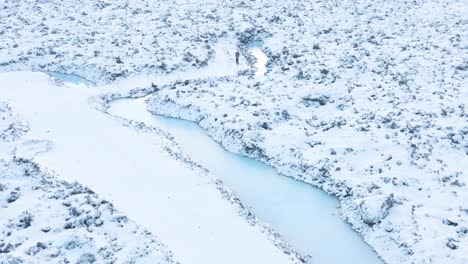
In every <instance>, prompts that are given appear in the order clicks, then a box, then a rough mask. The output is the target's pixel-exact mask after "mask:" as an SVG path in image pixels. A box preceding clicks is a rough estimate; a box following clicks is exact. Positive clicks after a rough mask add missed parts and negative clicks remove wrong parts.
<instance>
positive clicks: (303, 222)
mask: <svg viewBox="0 0 468 264" xmlns="http://www.w3.org/2000/svg"><path fill="white" fill-rule="evenodd" d="M109 113H111V114H113V115H117V116H121V117H124V118H127V119H132V120H136V121H141V122H145V123H146V124H148V125H152V126H157V127H160V128H163V129H164V130H166V131H168V132H170V133H171V134H172V135H173V136H174V138H175V141H176V142H177V143H178V144H179V145H180V147H181V148H182V150H183V151H184V152H185V153H186V154H187V155H188V156H190V158H191V159H192V160H193V161H194V162H196V163H198V164H200V165H202V166H203V167H205V168H207V169H208V170H210V171H211V173H213V174H214V175H215V176H216V177H218V178H219V179H221V180H223V182H224V183H225V185H226V186H227V187H228V188H229V189H231V190H232V191H234V192H235V193H236V195H237V196H238V197H239V198H240V199H241V200H242V202H243V204H244V205H246V206H248V207H249V208H250V209H251V210H252V211H253V212H254V213H255V215H257V216H258V217H259V218H260V220H261V221H263V222H265V223H268V224H269V225H270V226H271V227H272V228H274V229H275V230H276V231H277V232H278V233H280V234H281V235H282V236H283V238H284V239H286V240H287V241H288V242H289V243H290V244H291V245H292V246H293V247H294V248H295V249H296V250H298V251H299V252H301V253H302V254H305V255H306V254H308V255H310V256H312V259H313V263H317V264H339V263H359V264H371V263H372V264H374V263H383V261H382V260H381V259H380V258H379V257H378V256H377V255H376V253H375V252H374V251H373V250H372V249H371V248H370V247H369V246H368V245H367V244H366V243H365V242H364V241H363V239H362V238H361V237H360V236H359V235H358V234H357V233H356V232H354V231H353V230H352V229H351V227H350V226H349V225H348V224H347V223H345V222H344V221H343V220H342V219H341V218H340V217H339V212H338V209H337V206H338V200H337V199H336V198H334V197H332V196H330V195H328V194H326V193H325V192H323V191H321V190H319V189H317V188H314V187H312V186H310V185H308V184H305V183H303V182H300V181H296V180H294V179H292V178H289V177H285V176H282V175H279V174H278V173H277V172H276V171H275V170H274V169H273V168H271V167H270V166H267V165H265V164H263V163H261V162H258V161H255V160H253V159H250V158H246V157H242V156H239V155H236V154H233V153H230V152H227V151H225V150H224V149H223V148H222V147H221V146H220V145H219V144H218V143H216V142H215V141H214V140H212V139H211V138H210V137H209V136H208V135H207V134H206V132H205V131H204V130H203V129H202V128H201V127H199V126H198V125H197V124H196V123H194V122H190V121H185V120H179V119H173V118H166V117H162V116H158V115H152V114H151V113H149V112H148V111H146V104H145V101H144V99H143V98H140V99H122V100H117V101H115V102H113V103H112V105H111V108H110V109H109ZM240 242H241V241H240Z"/></svg>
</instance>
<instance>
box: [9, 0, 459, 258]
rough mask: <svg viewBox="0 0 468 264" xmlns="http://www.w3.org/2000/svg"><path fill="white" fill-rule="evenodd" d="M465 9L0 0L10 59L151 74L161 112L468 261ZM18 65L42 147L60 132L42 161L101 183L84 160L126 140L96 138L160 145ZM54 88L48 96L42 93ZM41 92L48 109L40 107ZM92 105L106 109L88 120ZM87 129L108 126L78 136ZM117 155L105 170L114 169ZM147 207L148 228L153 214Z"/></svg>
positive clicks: (406, 4)
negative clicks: (258, 72)
mask: <svg viewBox="0 0 468 264" xmlns="http://www.w3.org/2000/svg"><path fill="white" fill-rule="evenodd" d="M77 7H79V8H77ZM467 14H468V1H466V0H444V1H441V0H418V1H384V0H377V1H371V0H362V1H354V0H341V1H283V2H280V1H249V2H247V1H182V0H175V1H165V2H159V1H138V2H135V1H128V0H116V1H112V2H107V1H87V2H82V1H65V2H54V1H9V0H1V1H0V18H1V19H0V68H1V69H2V70H7V71H12V70H31V69H32V70H39V71H44V72H61V73H73V74H77V75H80V76H84V77H85V78H86V79H88V80H91V81H94V82H96V83H98V84H103V83H107V82H109V81H114V80H119V81H120V82H121V83H120V84H119V85H120V86H121V87H124V86H125V87H129V86H133V87H132V88H135V87H145V88H146V87H151V83H152V82H153V83H154V84H156V85H157V89H158V90H159V91H158V92H157V93H155V94H154V96H153V99H152V100H151V102H150V104H151V105H150V108H149V109H150V110H151V111H153V112H155V113H158V114H164V115H168V116H172V117H180V118H184V119H188V120H195V121H197V122H199V123H200V125H201V126H202V127H203V128H205V129H206V130H207V132H208V133H209V134H210V135H211V136H212V137H213V138H214V139H215V140H216V141H218V142H220V143H221V144H222V145H223V146H224V147H225V148H226V149H228V150H230V151H232V152H235V153H239V154H242V155H247V156H250V157H253V158H255V159H257V160H261V161H263V162H265V163H268V164H270V165H272V166H273V167H275V168H276V169H277V170H278V171H280V172H281V173H282V174H284V175H287V176H292V177H295V178H297V179H299V180H303V181H305V182H308V183H310V184H312V185H315V186H318V187H320V188H322V189H324V190H325V191H327V192H329V193H331V194H334V195H336V196H337V197H338V198H339V199H340V202H341V213H342V214H343V216H344V217H345V218H346V219H347V220H348V221H349V222H350V223H351V224H352V225H353V227H354V228H355V229H356V230H357V231H358V232H359V233H360V234H362V235H363V237H364V238H365V239H366V241H367V242H368V243H369V244H370V245H371V246H372V247H374V249H375V250H376V251H377V253H378V254H379V255H380V256H382V258H383V259H384V260H385V261H386V262H388V263H448V262H450V263H466V262H468V253H467V252H468V238H467V237H468V235H467V233H468V232H467V225H468V223H467V222H468V213H467V212H468V208H467V204H468V197H467V194H468V190H467V188H468V187H467V186H466V181H467V175H466V172H467V171H468V167H467V166H468V165H467V164H468V158H467V157H468V127H467V124H468V114H467V112H466V105H467V102H468V90H467V87H468V83H467V79H468V73H467V70H468V54H467V47H468V22H467V20H466V17H467ZM220 41H223V42H225V43H226V45H225V47H228V48H227V50H226V52H227V53H229V54H230V56H232V58H231V64H232V62H233V61H234V57H235V52H236V51H239V52H240V65H239V67H236V68H235V69H233V68H232V67H224V66H226V61H221V63H220V62H219V61H216V60H217V59H216V56H215V54H216V53H217V52H219V50H217V49H216V45H215V44H216V43H217V42H220ZM255 41H260V42H261V43H262V45H261V47H259V48H261V49H262V50H263V52H265V53H266V54H267V56H268V60H267V65H266V66H267V72H266V74H265V76H264V77H262V78H255V76H254V75H255V73H254V71H255V67H247V66H248V65H251V66H253V65H254V63H255V62H256V61H255V57H254V56H252V54H251V53H250V51H249V43H252V42H255ZM257 51H258V50H257ZM213 62H215V65H217V64H218V63H220V64H222V65H220V67H218V70H219V71H218V72H216V71H213V69H211V70H210V71H206V72H204V73H201V72H199V73H197V75H196V76H193V75H192V76H191V77H192V78H187V77H184V76H176V77H174V79H173V81H174V82H173V83H169V80H165V81H163V82H162V81H161V79H164V78H162V77H160V76H162V75H163V74H172V73H173V72H175V71H191V70H192V69H198V68H200V67H201V68H203V67H206V66H207V65H209V64H210V63H213ZM257 65H258V64H257ZM237 71H238V73H236V72H237ZM226 72H230V73H229V74H227V73H226ZM20 75H22V74H20ZM147 75H151V77H148V76H147ZM227 75H229V76H228V77H226V76H227ZM12 76H15V74H13V75H4V78H7V79H8V78H13V77H12ZM25 76H30V75H29V74H26V75H25ZM193 77H195V78H198V80H193ZM15 78H17V80H16V81H18V82H19V80H21V79H23V80H22V82H21V85H20V86H22V87H23V86H24V89H19V88H18V91H21V92H22V93H20V92H16V93H15V92H14V91H11V89H7V88H6V87H5V85H4V84H5V82H1V83H0V88H2V90H1V92H0V96H1V97H0V100H3V99H4V98H5V99H7V98H9V99H10V100H11V102H10V103H11V104H12V105H14V104H15V102H17V104H18V112H19V113H20V114H21V115H23V114H24V115H25V116H24V118H25V120H28V121H29V122H31V123H33V122H36V128H34V126H31V127H33V129H37V131H41V130H43V132H41V133H39V134H40V136H41V137H40V138H41V139H42V140H47V141H46V142H43V143H41V144H40V146H41V147H40V148H39V150H37V151H39V152H43V151H42V149H46V150H47V149H48V148H50V147H51V146H52V145H53V146H54V151H48V152H46V153H42V154H40V155H39V156H38V157H37V159H42V162H44V163H46V164H47V166H50V167H51V168H54V170H55V168H57V169H58V172H59V174H60V176H61V177H70V178H74V177H75V175H79V176H80V177H85V178H83V182H82V183H84V184H91V183H93V184H96V186H95V188H94V186H93V189H95V190H96V191H98V192H99V193H100V194H101V193H109V192H110V191H109V190H108V189H106V188H110V187H107V185H106V184H104V183H101V184H102V186H100V187H98V186H97V185H98V184H97V183H96V182H92V181H93V180H94V181H95V180H96V177H94V176H91V175H96V174H87V173H84V174H83V173H80V170H81V171H83V170H85V169H86V166H83V164H84V162H85V160H86V162H89V166H91V164H92V162H91V161H90V160H92V158H93V157H94V158H102V159H103V160H104V161H105V160H106V159H104V158H103V157H104V156H106V157H107V158H108V159H111V158H113V159H119V158H120V157H121V156H122V154H119V153H117V152H111V153H108V154H104V153H101V154H99V153H98V154H95V155H97V156H91V154H92V153H90V151H89V150H87V149H86V148H90V149H94V148H95V146H99V145H100V144H104V145H105V144H108V145H113V146H112V147H113V148H118V147H119V145H118V144H111V142H116V141H118V139H120V138H121V137H120V136H125V137H128V138H132V140H137V141H138V140H141V144H142V145H143V146H144V147H142V148H141V151H142V152H140V155H139V156H138V157H136V156H132V155H128V156H127V155H125V154H124V155H125V156H124V157H125V159H124V160H127V162H128V163H123V164H129V163H131V162H134V163H135V164H139V163H137V162H140V161H139V160H138V159H139V158H141V157H142V156H144V155H156V154H154V153H153V152H154V149H151V151H150V150H149V149H148V146H145V144H143V141H145V142H152V141H146V140H147V138H146V137H149V136H148V135H146V134H145V135H143V134H139V136H138V137H137V136H135V135H133V136H130V135H127V134H125V133H128V134H131V133H134V132H129V131H131V130H126V131H127V132H123V128H122V127H120V128H117V127H118V126H117V125H115V124H114V123H113V124H114V126H115V129H116V132H110V131H109V130H103V131H101V132H99V131H94V130H93V129H92V128H93V127H99V126H100V124H101V123H102V124H108V125H109V126H111V124H110V123H106V122H110V121H109V118H104V117H102V120H101V119H99V118H100V117H98V116H99V115H98V114H96V111H94V112H93V111H91V110H90V109H88V110H83V109H85V107H83V106H84V105H85V104H86V103H87V99H86V97H87V96H90V95H91V92H89V91H88V90H89V89H88V90H86V91H85V89H78V90H76V91H75V92H74V93H73V96H72V95H71V94H72V93H70V94H67V95H66V96H65V95H64V98H67V100H65V101H64V102H61V101H58V100H50V98H60V100H63V98H62V97H61V95H60V94H61V93H65V92H64V91H67V89H57V88H50V91H49V92H45V93H44V94H42V90H40V91H41V93H40V94H36V93H33V92H32V91H36V90H39V88H36V87H39V86H41V85H40V82H44V83H45V80H42V79H41V78H44V77H37V78H38V79H35V78H36V77H31V78H33V79H29V77H20V76H16V77H15ZM185 78H187V80H186V79H185ZM169 79H170V78H169ZM189 79H190V80H189ZM28 80H29V81H30V83H28ZM32 81H34V83H33V82H32ZM36 82H39V84H36ZM18 85H19V83H18ZM27 86H28V88H26V87H27ZM61 88H64V87H61ZM15 89H16V88H15ZM152 89H154V90H156V88H154V87H153V88H152ZM45 90H47V89H44V91H45ZM52 91H54V92H52ZM103 91H106V92H112V87H108V88H104V89H103ZM13 94H14V95H13ZM93 95H97V94H93ZM43 96H48V97H47V98H49V100H45V101H43V102H42V103H43V104H42V105H40V106H39V105H38V104H40V103H41V102H40V100H41V99H40V98H44V97H43ZM21 102H22V103H21ZM78 104H79V106H78ZM65 105H66V106H68V105H69V106H70V107H64V106H65ZM32 106H36V107H37V108H34V110H33V111H31V110H32V109H33V108H32ZM36 109H37V110H36ZM59 111H70V112H67V113H66V114H67V115H70V116H69V117H64V115H57V113H56V112H59ZM80 111H83V115H81V114H79V112H80ZM87 111H88V112H87ZM86 113H88V114H86ZM91 113H93V114H91ZM43 115H47V116H48V115H50V117H47V116H46V117H44V116H43ZM83 116H85V117H86V118H89V120H90V122H92V121H93V120H95V121H96V123H93V124H92V125H89V123H88V125H86V124H85V123H83V121H80V120H83ZM59 117H61V118H59ZM41 118H50V122H52V121H53V122H55V123H56V124H64V125H61V126H58V128H60V130H61V132H60V133H57V134H54V133H55V132H53V130H50V132H46V131H47V130H48V128H47V126H46V125H45V124H48V123H47V122H45V121H44V120H43V119H41ZM54 118H56V119H54ZM52 119H54V120H52ZM34 120H36V121H34ZM39 120H40V121H39ZM105 120H107V121H105ZM16 126H18V127H21V126H22V124H20V123H18V124H16ZM82 126H84V127H86V128H88V129H84V127H82ZM6 130H9V128H7V129H6ZM76 131H80V133H83V134H82V135H81V134H76ZM118 131H120V132H118ZM73 133H75V134H73ZM119 133H122V134H119ZM65 135H76V136H75V137H70V136H68V137H67V136H65ZM78 135H79V136H78ZM86 136H87V137H91V138H92V139H93V137H95V139H94V141H90V142H89V143H88V144H82V143H81V141H80V140H77V139H80V138H81V137H83V138H86ZM2 137H3V136H2ZM6 137H11V136H10V135H8V136H6ZM137 138H138V139H137ZM98 139H99V140H101V139H102V140H103V142H102V143H101V142H100V141H99V140H98ZM153 140H154V139H153ZM163 141H164V140H163ZM47 142H48V143H47ZM106 142H107V143H106ZM164 142H166V141H164ZM161 144H163V143H161ZM167 144H169V145H170V144H171V143H167ZM114 145H115V146H114ZM146 145H148V143H146ZM63 146H70V147H74V148H76V150H77V151H76V154H74V155H76V157H75V158H76V160H74V159H68V158H67V157H66V156H64V155H65V153H68V152H65V150H64V149H62V150H61V148H64V147H63ZM23 149H27V150H28V149H30V146H28V144H26V146H25V147H23ZM33 149H34V148H33ZM134 151H136V149H135V150H134ZM145 151H147V152H145ZM26 152H27V153H30V151H29V150H28V151H26ZM33 152H35V151H33ZM53 153H55V154H53ZM59 153H62V156H61V155H60V154H59ZM124 153H127V152H124ZM128 153H131V152H128ZM54 155H55V156H54ZM52 157H53V158H52ZM146 158H147V157H144V159H146ZM119 160H121V159H119ZM99 161H100V160H94V161H93V162H94V164H93V165H94V166H96V165H97V164H98V163H99ZM172 162H174V161H172ZM114 163H115V162H114ZM168 163H169V164H170V162H168ZM111 164H112V163H111V162H110V161H109V164H108V165H109V166H103V167H99V169H98V170H96V171H95V172H94V173H101V174H106V173H105V172H106V168H109V167H112V166H110V165H111ZM112 165H115V164H112ZM119 165H120V164H119ZM164 165H166V164H164ZM146 166H148V164H146ZM136 168H137V169H138V168H139V167H136ZM146 168H147V167H146ZM127 169H128V170H127V171H125V170H122V171H119V173H120V175H124V173H129V174H132V169H133V168H131V166H130V165H127ZM142 170H143V169H142ZM178 170H183V169H181V168H179V167H178ZM186 170H187V171H188V173H194V172H193V171H192V170H191V169H188V168H186ZM137 172H138V170H137ZM101 174H99V175H101ZM83 175H84V176H83ZM107 176H108V177H110V176H109V175H107ZM98 179H99V178H98ZM123 179H124V178H118V180H117V183H114V184H115V185H119V184H121V185H124V184H126V185H128V186H132V185H131V182H119V181H122V180H123ZM88 180H89V181H88ZM108 181H109V182H113V181H112V180H111V179H108ZM187 184H188V183H187ZM122 188H123V187H122ZM123 189H124V188H123ZM213 195H214V194H213ZM128 197H132V195H130V194H129V195H128ZM168 200H169V199H168ZM121 202H122V210H123V211H125V213H129V214H130V213H131V210H132V209H135V208H134V207H133V206H131V205H130V204H129V203H130V201H129V200H127V201H123V199H122V201H121ZM125 203H127V204H125ZM220 203H221V202H220ZM116 204H117V201H116ZM119 208H120V207H119ZM226 208H231V207H230V206H227V205H226ZM127 210H128V211H127ZM226 210H228V209H226ZM229 210H232V208H231V209H229ZM219 214H220V215H221V213H219ZM233 214H234V215H235V213H233ZM135 215H136V216H135V217H134V219H135V220H137V222H139V223H141V224H144V225H145V226H147V225H146V222H145V221H148V220H147V219H143V218H144V217H141V216H140V217H138V215H137V214H136V213H135ZM224 217H227V216H224ZM236 219H237V218H236ZM194 221H195V220H194ZM239 221H240V220H239ZM240 222H242V221H240ZM158 225H159V223H158ZM239 225H242V224H241V223H239ZM154 227H156V224H154ZM160 227H161V226H160ZM246 230H250V229H246ZM254 230H256V229H254ZM164 231H165V230H162V233H160V232H156V234H157V235H158V236H159V237H161V238H162V240H163V242H164V243H166V244H167V245H168V246H169V248H170V249H171V250H172V251H173V252H174V254H175V255H176V257H177V259H178V260H179V259H180V260H182V261H183V260H184V258H185V256H186V255H184V256H179V254H178V253H177V250H176V249H177V248H178V245H175V244H177V243H181V242H174V241H171V240H170V235H167V236H166V238H165V237H163V233H164ZM167 232H168V233H169V231H168V230H167ZM246 232H247V231H246ZM252 232H254V231H252ZM240 233H242V232H240ZM239 235H242V234H239ZM255 237H257V236H255ZM260 237H261V236H260ZM197 241H198V240H197ZM262 241H263V240H262ZM203 242H206V243H208V242H207V241H206V240H204V241H203ZM171 243H172V244H174V243H175V244H174V245H171ZM265 243H266V242H265ZM208 244H209V243H208ZM213 244H217V243H213ZM219 244H221V243H219ZM241 244H242V243H241ZM247 244H248V243H247ZM260 244H261V243H260ZM179 246H180V245H179ZM200 246H203V245H200ZM208 246H211V244H210V245H206V247H207V248H208ZM245 246H246V247H248V245H245ZM265 247H266V245H265ZM273 251H274V250H273ZM270 253H271V252H270ZM184 254H186V253H184ZM182 255H183V254H182ZM270 256H271V255H270ZM278 259H279V258H278Z"/></svg>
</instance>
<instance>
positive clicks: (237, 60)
mask: <svg viewBox="0 0 468 264" xmlns="http://www.w3.org/2000/svg"><path fill="white" fill-rule="evenodd" d="M239 56H240V54H239V51H236V64H237V65H239Z"/></svg>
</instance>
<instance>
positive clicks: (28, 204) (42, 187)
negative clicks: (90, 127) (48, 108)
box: [0, 102, 175, 264]
mask: <svg viewBox="0 0 468 264" xmlns="http://www.w3.org/2000/svg"><path fill="white" fill-rule="evenodd" d="M0 118H1V119H0V136H1V142H0V146H1V148H0V216H1V217H0V230H1V233H0V263H2V264H3V263H5V264H7V263H46V262H49V263H80V264H85V263H94V262H96V263H175V261H174V259H173V257H172V253H171V252H170V251H169V250H168V249H167V248H166V247H165V246H164V245H163V244H161V242H160V240H159V239H158V238H156V237H155V236H154V235H152V234H151V233H150V232H149V231H148V230H146V229H143V228H142V227H141V226H138V225H136V224H135V222H133V221H131V220H129V219H128V218H127V217H126V216H125V215H124V214H122V213H121V212H119V211H117V210H116V209H114V207H113V205H112V203H110V202H109V201H107V200H105V199H102V198H101V197H99V196H98V195H97V194H96V193H94V192H93V191H92V190H90V189H88V188H86V187H84V186H82V185H80V184H79V183H76V182H72V183H70V182H65V181H61V180H58V179H57V178H56V177H55V176H54V175H52V174H51V173H50V172H47V171H44V170H43V169H41V168H40V167H39V166H38V164H37V163H34V162H33V161H31V159H32V158H33V157H34V156H36V155H38V154H39V153H41V152H46V151H49V150H50V149H51V146H50V142H48V141H45V140H32V139H29V140H24V141H23V140H22V137H23V135H24V134H25V133H27V131H28V130H29V125H28V124H27V123H26V122H24V121H21V119H19V118H18V117H17V116H16V115H15V114H14V112H13V111H12V109H11V107H10V106H8V105H7V104H5V103H3V102H0ZM9 150H13V151H14V153H15V154H16V155H19V156H21V157H22V158H20V157H16V156H14V157H13V156H11V155H10V153H9ZM24 157H27V158H24Z"/></svg>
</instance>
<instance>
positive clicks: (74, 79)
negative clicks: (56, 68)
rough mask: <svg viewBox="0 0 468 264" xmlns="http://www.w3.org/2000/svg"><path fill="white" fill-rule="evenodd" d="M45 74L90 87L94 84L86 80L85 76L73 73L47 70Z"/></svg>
mask: <svg viewBox="0 0 468 264" xmlns="http://www.w3.org/2000/svg"><path fill="white" fill-rule="evenodd" d="M47 74H49V75H50V76H52V77H55V78H57V79H60V80H62V81H64V82H68V83H73V84H83V85H86V86H90V87H94V86H96V84H95V83H94V82H92V81H90V80H86V79H85V78H83V77H81V76H78V75H75V74H64V73H59V72H47Z"/></svg>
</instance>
